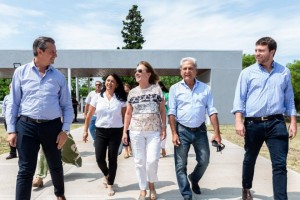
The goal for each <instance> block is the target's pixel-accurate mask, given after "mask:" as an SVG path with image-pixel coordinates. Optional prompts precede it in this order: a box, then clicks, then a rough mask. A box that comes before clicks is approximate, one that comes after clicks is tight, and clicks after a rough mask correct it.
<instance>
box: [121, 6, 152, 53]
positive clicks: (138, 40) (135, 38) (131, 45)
mask: <svg viewBox="0 0 300 200" xmlns="http://www.w3.org/2000/svg"><path fill="white" fill-rule="evenodd" d="M137 9H138V6H137V5H133V6H132V8H131V9H130V10H129V13H128V15H127V17H126V20H125V21H123V26H124V27H123V30H122V31H121V33H122V37H123V42H124V43H125V44H126V45H125V46H124V47H122V49H142V48H143V44H144V43H145V42H146V40H144V37H143V35H142V23H143V22H144V19H143V18H142V16H141V14H140V11H138V10H137ZM117 49H120V48H119V47H117Z"/></svg>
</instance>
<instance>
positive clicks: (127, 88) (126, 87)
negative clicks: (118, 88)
mask: <svg viewBox="0 0 300 200" xmlns="http://www.w3.org/2000/svg"><path fill="white" fill-rule="evenodd" d="M124 90H125V92H126V93H127V94H128V93H129V91H130V88H129V87H128V86H127V85H125V86H124Z"/></svg>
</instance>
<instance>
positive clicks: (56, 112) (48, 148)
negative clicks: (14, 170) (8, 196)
mask: <svg viewBox="0 0 300 200" xmlns="http://www.w3.org/2000/svg"><path fill="white" fill-rule="evenodd" d="M33 54H34V59H33V61H32V62H30V63H28V64H25V65H23V66H20V67H18V68H17V69H16V71H15V73H14V76H13V79H12V87H11V93H10V97H9V101H8V104H7V110H6V122H7V133H8V139H7V140H8V142H9V143H10V145H12V146H17V150H18V152H19V172H18V176H17V184H16V200H24V199H26V200H29V199H30V196H31V187H32V179H33V175H34V172H35V168H36V163H37V157H38V151H39V148H40V145H41V146H42V148H43V150H44V153H45V156H46V159H47V161H48V165H49V169H50V174H51V177H52V182H53V185H54V193H55V195H56V196H57V199H59V200H64V199H65V196H64V177H63V167H62V162H61V148H62V146H63V145H64V143H65V142H66V140H67V132H68V131H69V130H70V124H71V123H72V119H73V107H72V101H71V96H70V92H69V90H68V86H67V83H66V79H65V76H64V75H63V74H62V73H61V72H59V71H58V70H57V69H55V68H54V67H53V66H52V65H51V64H53V63H54V60H55V58H56V57H57V54H56V47H55V41H54V40H53V39H52V38H49V37H39V38H37V39H36V40H35V41H34V43H33Z"/></svg>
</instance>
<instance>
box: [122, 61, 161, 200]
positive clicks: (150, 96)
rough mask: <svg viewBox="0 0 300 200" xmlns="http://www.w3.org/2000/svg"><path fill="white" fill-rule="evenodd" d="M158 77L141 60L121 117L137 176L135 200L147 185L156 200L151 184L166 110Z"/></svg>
mask: <svg viewBox="0 0 300 200" xmlns="http://www.w3.org/2000/svg"><path fill="white" fill-rule="evenodd" d="M158 79H159V77H158V75H157V74H156V73H155V71H154V69H153V67H152V66H151V65H150V63H148V62H146V61H141V62H140V63H139V64H138V66H137V68H136V72H135V80H136V82H137V83H138V86H137V87H135V88H133V89H132V90H130V92H129V95H128V97H127V98H128V102H127V110H126V114H125V121H124V130H123V138H122V141H123V143H125V144H126V142H127V133H126V132H127V130H128V129H130V134H129V135H130V140H131V147H132V150H133V157H134V162H135V169H136V174H137V177H138V182H139V188H140V196H139V198H138V199H139V200H145V199H146V193H147V192H146V188H147V182H148V185H149V190H150V199H151V200H155V199H156V190H155V186H154V182H157V181H158V177H157V169H158V161H159V158H160V143H161V140H163V139H164V138H165V137H166V110H165V103H164V97H163V94H162V91H161V88H160V87H159V86H158V85H157V84H156V83H157V81H158Z"/></svg>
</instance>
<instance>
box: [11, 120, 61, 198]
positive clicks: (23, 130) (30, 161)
mask: <svg viewBox="0 0 300 200" xmlns="http://www.w3.org/2000/svg"><path fill="white" fill-rule="evenodd" d="M16 128H17V136H18V137H17V149H18V152H19V172H18V176H17V185H16V200H30V197H31V188H32V179H33V176H34V172H35V168H36V164H37V157H38V152H39V149H40V145H42V147H43V150H44V152H45V156H46V159H47V162H48V165H49V170H50V174H51V178H52V182H53V186H54V193H55V195H56V196H62V195H64V175H63V167H62V162H61V151H60V150H58V149H57V144H56V139H57V135H58V134H59V132H60V131H61V128H62V123H61V121H60V118H58V119H56V120H52V121H50V122H46V123H40V124H37V123H33V122H28V121H22V120H20V119H19V120H18V122H17V127H16Z"/></svg>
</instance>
